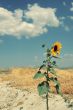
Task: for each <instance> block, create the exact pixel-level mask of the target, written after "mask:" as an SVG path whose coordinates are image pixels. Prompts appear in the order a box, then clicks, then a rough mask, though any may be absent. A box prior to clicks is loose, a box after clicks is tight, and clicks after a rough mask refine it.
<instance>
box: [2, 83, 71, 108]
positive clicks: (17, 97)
mask: <svg viewBox="0 0 73 110" xmlns="http://www.w3.org/2000/svg"><path fill="white" fill-rule="evenodd" d="M72 101H73V100H72ZM72 101H71V102H72ZM0 110H46V99H45V97H40V96H39V95H38V93H37V92H31V91H29V90H27V89H17V88H15V87H11V85H10V83H9V82H6V81H5V82H3V83H0ZM49 110H73V108H72V107H69V104H68V103H65V102H64V99H63V98H62V97H61V96H59V95H52V94H50V95H49Z"/></svg>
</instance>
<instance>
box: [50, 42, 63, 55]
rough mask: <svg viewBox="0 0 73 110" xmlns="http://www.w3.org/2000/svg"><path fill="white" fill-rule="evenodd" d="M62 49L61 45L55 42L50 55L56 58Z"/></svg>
mask: <svg viewBox="0 0 73 110" xmlns="http://www.w3.org/2000/svg"><path fill="white" fill-rule="evenodd" d="M61 48H62V44H61V43H60V42H55V43H54V44H53V47H52V48H51V55H52V56H56V55H59V54H60V50H61Z"/></svg>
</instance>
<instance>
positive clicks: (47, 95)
mask: <svg viewBox="0 0 73 110" xmlns="http://www.w3.org/2000/svg"><path fill="white" fill-rule="evenodd" d="M47 78H48V69H47V77H46V81H47V82H48V79H47ZM46 107H47V110H49V106H48V93H47V94H46Z"/></svg>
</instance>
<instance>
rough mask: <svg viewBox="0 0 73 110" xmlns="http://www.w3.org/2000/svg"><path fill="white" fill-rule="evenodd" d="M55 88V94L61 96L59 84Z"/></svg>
mask: <svg viewBox="0 0 73 110" xmlns="http://www.w3.org/2000/svg"><path fill="white" fill-rule="evenodd" d="M55 88H56V92H57V94H59V95H61V96H62V92H61V88H60V84H57V85H56V86H55Z"/></svg>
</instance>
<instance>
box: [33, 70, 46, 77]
mask: <svg viewBox="0 0 73 110" xmlns="http://www.w3.org/2000/svg"><path fill="white" fill-rule="evenodd" d="M44 76H45V75H44V74H43V73H41V71H38V72H37V73H36V74H35V75H34V77H33V78H34V79H38V78H42V77H44Z"/></svg>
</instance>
